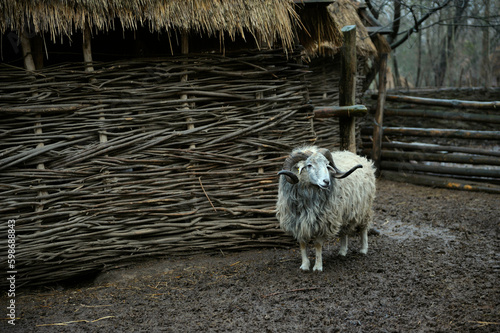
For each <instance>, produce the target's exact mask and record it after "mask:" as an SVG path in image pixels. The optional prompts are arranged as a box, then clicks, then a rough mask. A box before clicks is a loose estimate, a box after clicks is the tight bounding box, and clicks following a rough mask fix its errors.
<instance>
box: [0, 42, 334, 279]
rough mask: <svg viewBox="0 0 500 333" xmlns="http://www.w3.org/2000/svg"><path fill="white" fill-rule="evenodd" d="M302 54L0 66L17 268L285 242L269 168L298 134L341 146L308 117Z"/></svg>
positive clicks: (100, 264) (67, 271)
mask: <svg viewBox="0 0 500 333" xmlns="http://www.w3.org/2000/svg"><path fill="white" fill-rule="evenodd" d="M296 57H297V55H295V54H288V56H285V55H284V54H283V53H282V51H269V52H259V53H250V52H247V53H245V54H239V55H238V56H226V57H221V56H217V55H206V54H204V55H197V56H194V55H189V56H182V57H169V58H163V59H155V60H135V61H130V60H129V61H122V62H114V63H96V64H94V68H95V71H94V72H90V73H89V72H85V71H84V66H83V64H81V63H80V64H63V65H58V66H55V67H50V68H46V69H43V70H40V71H39V72H37V73H26V72H25V71H24V70H22V69H19V68H13V67H8V66H6V65H2V66H0V114H1V115H2V121H1V123H0V203H1V204H0V205H1V206H0V215H1V216H2V221H3V222H2V224H1V226H2V234H3V235H6V229H7V228H6V226H7V220H9V219H15V220H16V227H15V231H16V237H17V238H16V269H17V272H18V275H17V278H18V279H19V280H22V281H24V282H29V283H31V284H42V283H46V282H50V281H57V280H62V279H67V278H70V277H73V276H76V275H80V274H82V273H89V272H92V271H97V270H102V269H103V268H105V267H107V266H111V265H115V264H117V263H120V262H123V261H124V260H130V259H133V258H140V257H144V256H159V255H167V254H182V253H193V251H207V250H208V251H210V250H212V251H215V250H217V251H218V250H219V249H221V250H237V249H244V248H250V247H266V246H268V247H276V246H289V245H290V244H292V243H293V240H292V239H291V238H290V237H288V236H286V235H284V234H283V233H282V232H281V231H280V229H279V226H278V222H277V220H276V218H275V201H276V194H277V175H276V173H277V171H278V170H279V169H280V168H281V165H282V163H283V161H284V159H285V157H286V155H287V154H288V153H289V152H290V150H291V149H292V148H293V147H295V146H297V145H300V144H318V145H321V146H326V147H329V148H334V147H336V146H338V144H339V139H338V128H337V126H336V121H334V120H324V119H321V120H314V119H313V118H312V111H311V108H309V107H307V104H306V102H307V98H309V97H308V95H307V94H308V85H309V82H308V80H307V79H306V74H307V71H308V70H307V67H306V66H303V65H299V64H298V62H297V61H296ZM307 75H309V76H310V75H311V74H310V73H309V74H307ZM0 243H1V244H2V248H4V249H5V248H6V245H7V237H2V239H1V240H0ZM6 252H7V251H2V253H1V255H2V257H1V262H2V267H6V266H7V263H6V261H7V258H6V256H5V254H6ZM2 283H3V282H2Z"/></svg>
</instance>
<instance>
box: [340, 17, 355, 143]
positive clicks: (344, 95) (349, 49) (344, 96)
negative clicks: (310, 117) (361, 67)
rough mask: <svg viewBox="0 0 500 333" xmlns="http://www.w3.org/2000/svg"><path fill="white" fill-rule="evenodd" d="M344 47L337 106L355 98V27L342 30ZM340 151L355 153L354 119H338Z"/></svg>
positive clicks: (348, 102) (347, 103) (347, 104)
mask: <svg viewBox="0 0 500 333" xmlns="http://www.w3.org/2000/svg"><path fill="white" fill-rule="evenodd" d="M342 32H343V33H344V46H342V58H341V69H340V82H339V106H351V105H354V104H355V97H356V26H355V25H348V26H345V27H343V28H342ZM339 129H340V149H341V150H349V151H351V152H353V153H356V123H355V119H354V117H349V116H342V117H340V118H339Z"/></svg>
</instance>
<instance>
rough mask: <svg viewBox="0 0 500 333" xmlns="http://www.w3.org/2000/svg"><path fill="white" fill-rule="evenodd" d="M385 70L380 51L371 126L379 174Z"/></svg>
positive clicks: (384, 57) (374, 155)
mask: <svg viewBox="0 0 500 333" xmlns="http://www.w3.org/2000/svg"><path fill="white" fill-rule="evenodd" d="M386 72H387V53H382V54H381V55H380V69H379V72H378V73H379V82H378V98H377V108H376V110H375V118H374V126H373V149H372V160H373V162H374V164H375V167H376V168H377V171H376V175H377V177H378V176H380V159H381V152H382V137H383V128H382V123H383V119H384V104H385V96H386V94H387V89H386V82H387V78H386Z"/></svg>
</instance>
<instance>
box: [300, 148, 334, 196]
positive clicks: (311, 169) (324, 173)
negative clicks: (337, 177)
mask: <svg viewBox="0 0 500 333" xmlns="http://www.w3.org/2000/svg"><path fill="white" fill-rule="evenodd" d="M297 167H298V171H299V179H301V180H305V181H309V183H311V184H312V185H317V186H319V187H320V188H322V189H328V187H329V186H330V172H329V163H328V160H327V159H326V157H325V156H324V155H323V154H320V153H314V154H312V155H311V156H310V157H309V158H308V159H307V160H304V161H300V162H299V163H297Z"/></svg>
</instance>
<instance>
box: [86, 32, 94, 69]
mask: <svg viewBox="0 0 500 333" xmlns="http://www.w3.org/2000/svg"><path fill="white" fill-rule="evenodd" d="M91 41H92V32H91V31H90V26H89V23H88V22H85V28H84V29H83V61H84V62H85V71H86V72H93V71H94V66H93V65H92V44H91Z"/></svg>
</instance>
